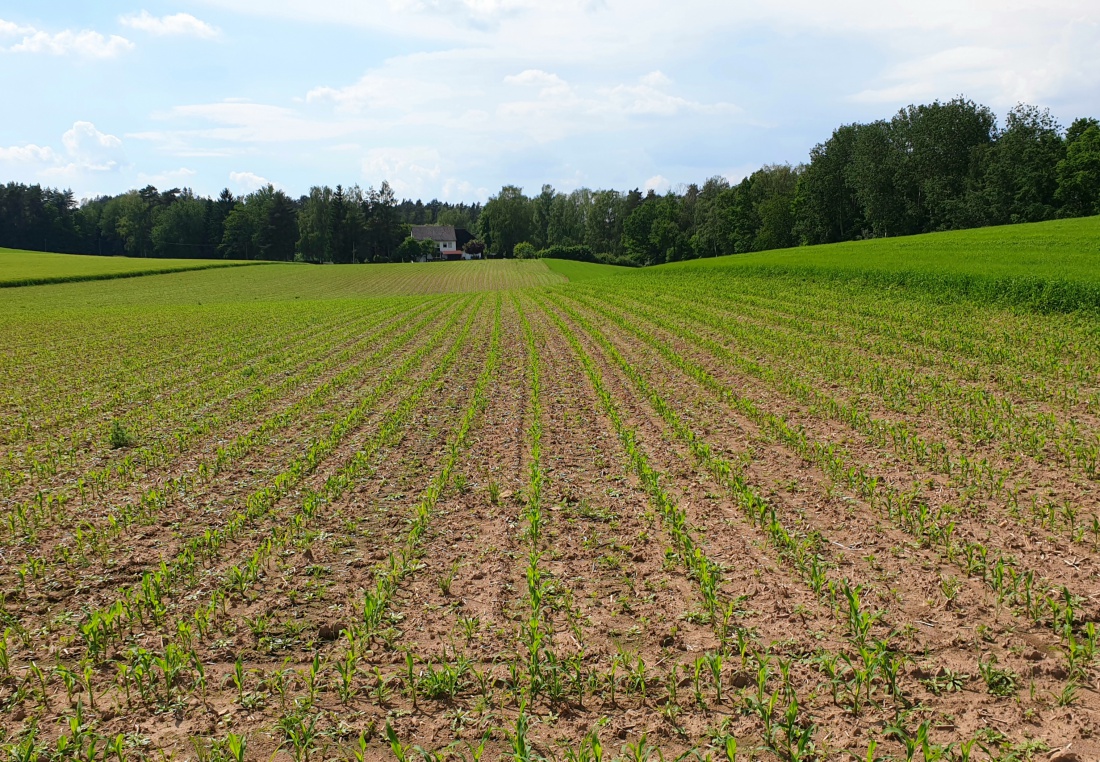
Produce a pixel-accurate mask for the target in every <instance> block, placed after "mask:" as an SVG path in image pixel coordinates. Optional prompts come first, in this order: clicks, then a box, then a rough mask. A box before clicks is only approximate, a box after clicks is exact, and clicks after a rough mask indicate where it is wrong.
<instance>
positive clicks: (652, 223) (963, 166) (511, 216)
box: [0, 96, 1100, 265]
mask: <svg viewBox="0 0 1100 762" xmlns="http://www.w3.org/2000/svg"><path fill="white" fill-rule="evenodd" d="M1094 214H1100V121H1098V120H1097V119H1095V118H1088V117H1083V118H1077V119H1075V120H1074V121H1073V122H1072V123H1071V124H1070V126H1069V127H1068V128H1065V127H1063V126H1062V125H1061V124H1059V122H1058V121H1057V120H1056V119H1055V118H1054V117H1053V116H1052V115H1051V113H1050V111H1049V110H1048V109H1041V108H1039V107H1036V106H1029V105H1024V104H1021V105H1018V106H1016V107H1015V108H1013V109H1012V110H1011V111H1009V113H1008V115H1007V117H1006V118H1005V120H1004V123H1003V124H1001V123H999V122H998V119H997V116H996V115H995V114H994V113H993V111H992V110H991V109H989V108H988V107H986V106H983V105H980V104H977V103H975V102H974V101H972V100H968V99H966V98H963V97H961V96H960V97H957V98H954V99H952V100H950V101H946V102H940V101H935V102H933V103H931V104H924V105H911V106H908V107H907V108H904V109H902V110H900V111H899V112H898V113H897V114H895V115H894V116H893V117H892V118H890V119H881V120H878V121H874V122H870V123H853V124H847V125H843V126H841V127H838V128H837V129H835V130H834V131H833V133H832V135H831V136H829V138H828V139H826V140H825V141H824V142H822V143H820V144H818V145H817V146H815V147H814V149H813V150H812V151H811V152H810V155H809V157H808V159H807V160H806V161H804V162H801V163H798V164H790V163H783V164H771V165H766V166H764V167H762V168H760V169H759V170H757V171H756V172H754V173H752V174H751V175H750V176H748V177H746V178H744V179H743V180H741V181H740V182H738V183H736V184H731V183H730V182H729V181H728V180H726V179H725V178H722V177H712V178H710V179H707V180H706V181H705V182H703V183H702V184H701V185H699V184H694V183H693V184H690V185H687V186H680V187H679V188H676V189H674V190H670V191H669V192H668V193H665V194H657V193H655V192H654V191H648V192H647V193H643V192H642V191H640V190H638V189H634V190H630V191H625V192H624V191H619V190H591V189H588V188H579V189H577V190H573V191H571V192H569V193H565V192H561V191H557V190H555V189H554V188H553V187H552V186H550V185H543V186H542V188H541V189H540V191H539V193H538V194H537V195H531V196H528V195H525V194H524V192H523V189H522V188H519V187H517V186H514V185H505V186H504V187H503V188H502V189H501V190H500V192H499V193H498V194H496V195H494V196H492V197H491V198H490V199H489V200H488V202H487V203H485V204H484V205H482V204H480V203H472V204H466V203H448V202H442V201H439V200H433V201H431V202H428V203H424V202H423V201H419V200H418V201H411V200H398V199H397V198H396V195H395V193H394V191H393V189H392V188H391V186H390V185H389V184H388V183H386V182H383V183H382V184H381V187H380V188H378V189H375V188H373V187H371V188H367V189H365V190H364V189H362V188H360V187H359V186H358V185H355V186H352V187H350V188H345V187H343V186H337V187H336V188H335V189H332V188H329V187H327V186H323V187H314V188H311V189H310V192H309V194H308V195H304V196H301V197H300V198H297V199H295V198H292V197H290V196H289V195H287V194H286V193H285V192H284V191H282V190H279V189H276V188H274V187H272V186H268V187H266V188H261V189H259V190H257V191H255V192H254V193H250V194H247V195H245V196H235V195H234V194H233V193H231V192H230V191H229V190H228V189H227V190H224V191H222V193H221V194H220V195H219V196H218V197H217V198H206V197H202V196H198V195H195V194H194V193H193V192H192V191H190V190H189V189H183V190H181V189H178V188H172V189H170V190H166V191H161V190H158V189H157V188H154V187H152V186H148V187H145V188H142V189H140V190H131V191H129V192H127V193H123V194H121V195H118V196H100V197H97V198H91V199H85V200H83V201H79V202H78V201H77V199H76V198H75V197H74V194H73V193H72V192H71V191H67V190H58V189H52V188H43V187H41V186H39V185H24V184H20V183H8V184H7V185H6V186H0V246H4V247H10V248H18V249H30V250H43V251H56V252H65V253H74V254H101V255H127V256H134V257H172V258H219V259H220V258H225V259H235V260H238V259H239V260H276V261H302V262H336V263H365V262H395V261H406V260H408V259H410V258H413V257H415V256H416V255H417V254H418V252H419V249H418V248H417V247H415V246H409V245H404V246H403V245H402V244H403V243H405V240H406V239H407V238H408V236H409V232H410V226H411V225H418V224H441V225H454V226H456V227H461V228H465V229H468V230H470V231H471V232H473V233H475V234H476V235H477V236H478V237H479V238H480V241H479V242H478V243H483V244H484V246H485V247H486V250H487V251H488V252H489V253H490V255H493V256H499V257H520V258H524V257H539V256H552V257H557V258H563V259H578V260H586V261H599V262H611V263H617V264H627V265H653V264H661V263H664V262H672V261H679V260H686V259H695V258H700V257H713V256H720V255H724V254H735V253H743V252H750V251H763V250H768V249H778V248H787V247H792V246H798V245H813V244H820V243H834V242H840V241H852V240H859V239H864V238H882V237H893V236H903V235H912V234H916V233H925V232H934V231H941V230H957V229H966V228H976V227H983V226H988V225H1002V224H1010V223H1018V222H1038V221H1043V220H1049V219H1055V218H1060V217H1082V216H1089V215H1094Z"/></svg>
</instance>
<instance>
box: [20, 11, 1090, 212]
mask: <svg viewBox="0 0 1100 762" xmlns="http://www.w3.org/2000/svg"><path fill="white" fill-rule="evenodd" d="M0 93H2V96H0V98H2V102H3V105H4V109H3V110H2V111H0V114H2V115H3V116H2V118H0V182H9V181H18V182H25V183H41V184H43V185H48V186H52V187H59V188H71V189H72V190H73V191H74V193H75V194H76V195H77V197H78V198H86V197H90V196H94V195H97V194H104V193H111V194H114V193H121V192H123V191H126V190H128V189H131V188H140V187H144V186H146V185H149V184H152V185H155V186H157V187H158V188H160V189H162V190H163V189H168V188H172V187H180V188H183V187H190V188H192V189H194V191H195V192H196V193H199V194H202V195H216V194H217V193H219V192H220V191H221V189H222V188H229V189H230V190H231V191H233V192H234V193H236V194H245V193H248V192H251V191H253V190H255V189H257V188H259V187H261V186H263V185H266V184H267V183H271V184H274V185H275V187H277V188H281V189H283V190H284V191H286V192H287V193H289V194H290V195H292V196H298V195H302V194H305V193H308V192H309V188H310V187H311V186H314V185H330V186H333V187H335V186H336V185H337V184H343V185H344V186H351V185H355V184H358V185H360V186H361V187H363V188H367V187H368V186H374V187H378V186H379V185H380V184H381V182H382V181H383V180H386V181H388V182H389V183H390V184H391V185H392V186H393V187H394V189H395V191H396V192H397V195H398V196H399V197H403V198H423V199H424V200H428V199H431V198H439V199H442V200H445V201H452V202H457V201H466V202H471V201H485V200H486V199H487V198H488V197H489V196H491V195H493V194H495V193H497V192H498V191H499V190H500V188H501V186H502V185H505V184H512V185H519V186H521V187H522V188H524V190H525V191H526V192H527V193H528V194H535V193H538V191H539V188H540V187H541V186H542V185H543V184H544V183H549V184H551V185H553V186H554V187H555V188H557V189H558V190H562V191H567V192H568V191H571V190H574V189H576V188H578V187H582V186H586V187H589V188H618V189H620V190H627V189H631V188H641V189H647V188H653V189H655V190H657V191H658V192H664V191H666V190H668V189H669V188H673V189H675V188H679V187H682V186H683V184H686V183H691V182H699V183H701V182H702V181H704V180H705V179H706V178H708V177H713V176H716V175H720V176H724V177H727V178H729V179H730V180H731V181H737V180H739V179H740V178H741V177H744V176H746V175H747V174H749V173H751V172H752V171H753V170H755V169H757V168H758V167H760V166H761V165H764V164H774V163H784V162H789V163H792V164H795V163H799V162H803V161H806V160H807V158H808V155H809V151H810V150H811V149H812V148H813V146H814V145H815V144H817V143H820V142H822V141H824V140H826V139H827V138H828V137H829V135H830V134H831V132H832V130H833V129H834V128H836V127H837V126H839V125H841V124H846V123H850V122H856V121H860V122H862V121H871V120H874V119H879V118H889V117H890V116H892V115H893V114H894V113H896V112H897V110H898V109H900V108H903V107H904V106H906V105H907V104H910V103H927V102H931V101H933V100H935V99H940V100H947V99H950V98H953V97H955V96H957V95H965V96H966V97H968V98H971V99H973V100H975V101H977V102H979V103H982V104H985V105H987V106H989V107H990V108H992V109H993V110H994V111H995V112H996V113H997V114H998V116H999V117H1000V118H1001V120H1002V121H1003V119H1004V116H1005V114H1006V113H1007V111H1008V110H1009V109H1010V108H1012V107H1013V106H1014V105H1015V104H1017V103H1021V102H1023V103H1030V104H1034V105H1039V106H1043V107H1047V108H1049V109H1050V110H1051V112H1052V114H1053V115H1054V116H1055V117H1057V118H1058V120H1059V121H1060V122H1061V123H1062V124H1063V125H1068V124H1069V123H1070V122H1071V121H1072V120H1073V119H1074V118H1076V117H1080V116H1096V117H1100V3H1098V2H1096V0H1041V1H1040V0H995V1H990V0H923V1H922V2H920V3H914V2H895V1H893V0H843V1H841V2H823V1H822V0H752V1H751V2H742V0H726V1H725V2H719V1H717V0H710V1H706V0H675V1H674V2H669V0H555V1H554V2H546V1H545V0H309V1H308V2H302V1H300V0H175V1H173V2H159V1H157V0H125V1H119V0H96V2H94V3H90V2H87V1H86V0H54V1H53V2H49V3H44V2H40V1H39V0H36V1H35V2H30V1H29V0H8V2H6V3H4V4H3V6H0Z"/></svg>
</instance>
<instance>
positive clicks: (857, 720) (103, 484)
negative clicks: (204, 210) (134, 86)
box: [0, 263, 1100, 762]
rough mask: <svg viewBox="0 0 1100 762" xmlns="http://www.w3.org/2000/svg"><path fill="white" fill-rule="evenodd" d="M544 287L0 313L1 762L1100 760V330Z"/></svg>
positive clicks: (655, 279) (698, 295)
mask: <svg viewBox="0 0 1100 762" xmlns="http://www.w3.org/2000/svg"><path fill="white" fill-rule="evenodd" d="M513 264H514V265H515V267H514V269H510V265H509V263H497V264H495V265H494V269H492V270H491V272H490V270H487V269H484V268H483V269H479V270H476V271H475V270H473V269H470V268H474V267H481V263H469V264H468V265H467V264H463V263H457V264H453V265H439V267H442V268H444V270H443V271H432V272H431V278H430V279H429V280H430V284H429V285H427V286H425V287H424V288H423V289H420V290H423V291H425V292H427V293H415V292H416V291H417V290H418V288H417V281H416V279H415V277H412V276H410V275H409V272H410V271H409V270H407V269H401V270H399V271H398V270H394V271H393V274H389V273H388V272H385V273H383V272H382V271H381V270H379V271H374V272H377V273H381V274H378V275H374V274H371V273H372V271H371V269H370V267H364V268H362V273H364V275H362V276H357V277H360V281H359V282H357V283H351V284H343V283H340V282H339V279H338V277H337V276H336V275H334V274H333V273H334V272H336V271H334V270H333V271H326V270H325V268H295V267H293V266H280V267H247V268H235V269H233V270H231V271H229V270H227V271H224V272H221V271H205V272H201V273H181V274H170V275H158V276H154V277H149V278H133V279H128V280H125V281H117V282H116V281H112V282H110V283H107V282H103V283H79V284H63V285H56V286H35V287H28V288H26V289H21V288H12V289H8V290H6V293H4V294H3V295H0V326H3V330H2V331H0V337H2V338H0V345H2V353H0V354H2V357H3V362H2V364H0V389H2V390H3V391H2V397H0V410H2V418H0V553H2V557H3V564H2V565H0V573H2V575H3V580H2V584H0V589H2V591H3V592H2V598H0V604H2V608H0V618H2V621H0V633H2V638H0V712H2V714H0V733H2V737H0V740H2V743H3V746H4V753H5V754H6V755H8V757H9V758H10V759H12V760H15V761H18V762H32V761H33V760H41V761H43V762H45V761H47V760H48V761H51V762H52V761H54V760H78V761H81V762H98V761H99V760H102V761H103V762H112V761H113V760H117V762H125V761H126V760H157V761H158V762H160V761H165V760H178V761H180V762H182V760H197V762H221V761H222V760H233V761H234V762H244V760H256V761H257V762H260V761H266V760H280V761H283V762H290V761H293V762H308V761H309V760H313V761H314V762H321V761H322V760H349V761H350V760H356V761H358V760H394V759H396V760H400V761H401V762H405V761H406V760H408V761H410V762H411V761H413V760H452V759H453V760H471V761H472V760H482V759H484V760H497V759H507V760H541V759H546V760H568V761H569V762H579V761H580V760H585V761H587V762H598V761H599V760H604V759H606V760H615V759H622V760H638V761H640V760H651V761H652V762H656V760H658V759H664V760H673V759H685V760H688V759H690V760H708V759H709V760H715V761H718V760H730V761H732V760H767V761H771V760H783V761H786V762H795V761H796V760H805V761H808V760H846V759H855V760H863V761H866V762H873V761H874V760H924V761H925V762H932V761H933V760H943V761H948V760H951V761H956V762H962V761H963V760H1005V761H1008V760H1028V759H1041V760H1046V759H1049V758H1050V757H1051V754H1056V753H1057V752H1062V751H1063V750H1064V753H1063V755H1062V756H1061V757H1060V759H1063V760H1072V759H1076V758H1079V759H1097V758H1100V739H1098V738H1097V734H1098V732H1100V724H1098V723H1100V696H1098V694H1097V675H1098V672H1097V667H1096V664H1095V655H1096V654H1095V651H1096V647H1097V632H1096V626H1095V622H1096V620H1097V608H1098V603H1097V599H1098V597H1100V584H1098V578H1097V574H1098V570H1100V566H1098V561H1100V513H1098V509H1100V505H1098V499H1097V483H1098V478H1100V473H1098V470H1100V380H1098V378H1097V372H1098V368H1100V331H1098V327H1100V322H1098V320H1097V319H1096V318H1095V317H1091V316H1089V315H1087V314H1072V313H1071V314H1042V313H1038V312H1034V311H1028V310H1025V309H1012V308H1010V307H997V306H992V305H988V304H979V303H976V302H973V301H968V300H966V299H965V298H957V299H952V298H946V297H944V295H943V294H937V293H934V292H930V291H927V290H919V289H905V288H886V287H869V286H867V285H862V286H860V285H857V284H851V283H846V282H844V281H843V280H840V279H832V280H821V281H815V280H813V279H806V278H794V277H787V276H783V275H777V274H766V273H750V272H742V273H738V272H735V271H719V270H716V269H708V270H703V269H694V270H693V269H691V268H684V269H680V270H671V271H662V270H660V269H656V270H652V271H650V270H647V271H639V272H637V273H633V272H632V273H628V274H625V275H617V276H615V277H608V278H603V279H596V280H592V281H588V282H583V283H564V284H563V283H561V282H560V281H561V280H562V279H561V278H560V277H558V276H555V275H554V274H553V273H550V271H549V270H545V267H544V266H542V265H540V264H539V263H522V264H521V263H513ZM429 267H431V266H429ZM540 267H542V268H543V269H542V270H539V268H540ZM544 271H545V272H544ZM303 272H305V273H306V274H305V275H303V274H302V273H303ZM422 272H427V271H422ZM439 272H444V275H443V276H441V275H440V274H439ZM513 274H514V276H515V277H514V278H513V277H512V276H513ZM226 278H230V279H231V280H229V281H228V283H230V284H231V285H229V286H226V285H224V284H225V283H226V282H227V281H225V279H226ZM387 278H389V279H390V280H387ZM451 278H453V279H454V280H453V282H452V281H451V280H450V279H451ZM426 282H427V281H426ZM218 283H221V284H223V285H220V286H218V285H214V284H218ZM207 289H208V290H207ZM21 292H22V293H21ZM150 294H152V295H150ZM1073 754H1076V755H1078V756H1077V757H1074V756H1072V755H1073Z"/></svg>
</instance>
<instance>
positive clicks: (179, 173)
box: [137, 167, 199, 188]
mask: <svg viewBox="0 0 1100 762" xmlns="http://www.w3.org/2000/svg"><path fill="white" fill-rule="evenodd" d="M198 174H199V173H198V172H196V171H195V170H193V169H188V168H187V167H180V168H179V169H171V170H168V171H166V172H158V173H157V174H154V175H147V174H145V173H144V172H139V173H138V176H137V184H138V185H140V186H146V185H153V186H156V187H157V188H171V187H173V186H175V187H188V186H189V185H190V184H191V183H192V182H193V181H194V178H195V177H196V176H198Z"/></svg>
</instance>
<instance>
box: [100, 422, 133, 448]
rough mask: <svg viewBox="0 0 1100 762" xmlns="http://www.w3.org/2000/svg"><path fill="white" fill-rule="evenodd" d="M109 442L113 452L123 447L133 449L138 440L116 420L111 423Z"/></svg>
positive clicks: (108, 435) (108, 434)
mask: <svg viewBox="0 0 1100 762" xmlns="http://www.w3.org/2000/svg"><path fill="white" fill-rule="evenodd" d="M107 441H109V442H110V443H111V449H112V450H118V449H120V448H123V447H133V446H134V443H135V442H136V441H137V439H136V437H134V435H133V434H131V433H130V432H129V431H127V430H126V428H125V427H124V426H123V425H122V424H121V423H119V422H118V420H114V421H111V430H110V431H109V432H108V433H107Z"/></svg>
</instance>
